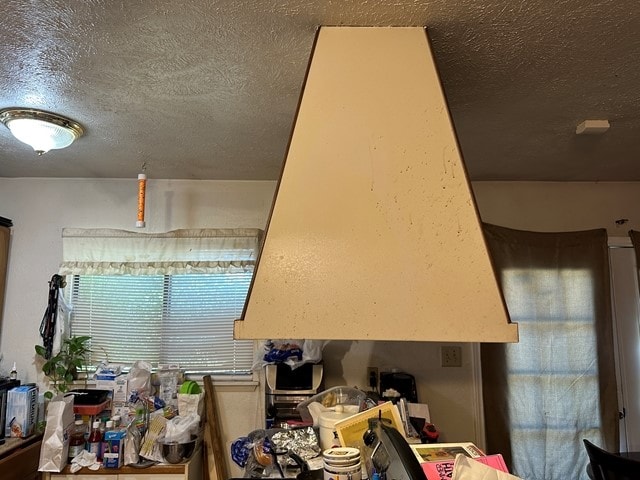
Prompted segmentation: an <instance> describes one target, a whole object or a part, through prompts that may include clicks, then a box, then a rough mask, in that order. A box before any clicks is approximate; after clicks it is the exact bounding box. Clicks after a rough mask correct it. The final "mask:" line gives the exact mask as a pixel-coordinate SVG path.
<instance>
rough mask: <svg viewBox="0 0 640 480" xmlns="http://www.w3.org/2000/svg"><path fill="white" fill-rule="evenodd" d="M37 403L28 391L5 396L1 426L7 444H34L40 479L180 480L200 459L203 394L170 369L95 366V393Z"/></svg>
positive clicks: (30, 389) (35, 394) (12, 391)
mask: <svg viewBox="0 0 640 480" xmlns="http://www.w3.org/2000/svg"><path fill="white" fill-rule="evenodd" d="M152 378H153V381H152ZM92 387H93V386H92ZM39 397H40V399H42V396H41V395H40V396H39V395H38V388H37V386H36V385H34V384H27V385H19V386H16V387H14V388H11V389H10V390H8V391H7V392H6V400H7V401H6V405H7V408H6V412H4V414H5V415H4V418H5V420H6V427H5V433H6V436H7V437H8V438H7V439H6V441H7V442H9V443H12V442H15V441H21V440H22V439H23V438H29V437H31V436H33V435H34V433H37V434H39V435H41V436H42V446H41V449H40V461H39V467H38V470H39V471H40V472H52V473H59V472H62V471H64V472H68V473H76V472H79V471H82V473H90V472H99V471H101V472H103V473H104V471H105V470H109V469H110V470H111V471H112V472H113V471H115V470H117V473H123V472H125V473H126V472H140V470H141V469H143V468H149V467H152V466H153V471H154V474H155V473H177V472H180V473H182V472H184V471H185V469H186V467H185V465H186V464H187V463H188V462H189V460H190V459H191V457H192V456H197V455H200V453H197V455H196V452H201V451H202V448H201V445H202V438H203V433H202V432H203V428H204V419H203V409H204V408H203V398H204V392H202V391H201V388H200V386H199V385H198V383H196V382H194V381H189V380H184V375H183V372H182V371H181V370H180V369H179V368H177V367H173V366H169V367H167V368H164V369H159V370H157V371H156V372H155V373H153V374H152V369H151V365H149V364H148V363H146V362H142V361H139V362H135V363H134V365H133V366H132V367H131V368H130V369H129V370H128V372H127V373H126V374H125V373H124V372H123V370H122V368H121V367H120V366H112V365H101V366H100V367H99V368H98V370H97V371H96V375H95V388H84V389H83V388H80V389H72V390H70V391H68V392H67V393H65V394H59V395H57V396H55V397H53V398H51V400H49V401H48V403H47V405H46V409H45V408H43V405H42V404H39V401H38V399H39ZM38 412H46V413H45V414H44V415H42V416H41V417H40V418H38ZM200 456H201V455H200ZM145 471H146V472H148V470H145Z"/></svg>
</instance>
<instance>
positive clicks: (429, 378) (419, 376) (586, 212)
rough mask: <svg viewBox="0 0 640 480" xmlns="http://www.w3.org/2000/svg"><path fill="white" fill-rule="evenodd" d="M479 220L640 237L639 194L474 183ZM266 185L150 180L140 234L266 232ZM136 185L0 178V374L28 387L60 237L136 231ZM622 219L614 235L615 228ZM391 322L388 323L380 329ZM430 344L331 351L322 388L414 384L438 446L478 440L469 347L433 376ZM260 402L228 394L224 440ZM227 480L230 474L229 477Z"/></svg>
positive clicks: (583, 186) (359, 345)
mask: <svg viewBox="0 0 640 480" xmlns="http://www.w3.org/2000/svg"><path fill="white" fill-rule="evenodd" d="M473 188H474V192H475V195H476V200H477V202H478V207H479V211H480V213H481V216H482V219H483V220H484V221H486V222H490V223H495V224H498V225H503V226H507V227H511V228H519V229H528V230H540V231H553V230H559V231H560V230H565V231H566V230H581V229H590V228H607V229H608V230H609V233H610V235H614V236H621V235H626V232H627V231H628V230H629V229H630V228H634V229H638V230H640V216H638V215H634V214H635V213H636V212H637V205H638V204H640V184H634V183H615V184H611V183H609V184H606V183H578V184H565V183H526V182H521V183H508V182H477V183H474V184H473ZM274 189H275V182H216V181H188V180H149V182H148V188H147V211H146V220H147V228H146V231H150V232H153V231H167V230H174V229H178V228H201V227H258V228H264V226H265V224H266V220H267V217H268V214H269V210H270V207H271V200H272V195H273V192H274ZM136 195H137V183H136V180H135V179H131V180H116V179H108V180H87V179H23V178H20V179H10V178H0V215H1V216H4V217H7V218H10V219H12V220H13V222H14V224H15V226H14V228H13V232H12V240H11V242H12V243H11V249H10V257H9V271H8V278H7V292H6V302H5V307H4V319H3V323H2V330H1V338H0V351H1V352H2V357H3V358H2V361H1V362H0V373H5V374H6V373H8V369H9V368H10V367H11V363H12V362H13V361H15V362H16V363H17V367H18V372H19V375H20V378H21V379H22V380H23V381H25V382H34V381H35V382H38V381H40V380H41V378H40V377H38V375H37V373H36V369H35V365H34V353H33V346H34V345H35V344H37V343H40V337H39V335H38V327H39V325H40V321H41V319H42V316H43V313H44V310H45V308H46V303H47V289H48V284H47V282H48V281H49V279H50V278H51V275H53V274H54V273H56V272H57V269H58V265H59V262H60V258H61V230H62V228H63V227H84V228H95V227H105V228H123V229H129V230H135V220H136ZM621 218H628V219H629V222H628V223H627V224H625V225H623V226H617V225H616V224H615V220H618V219H621ZM390 321H393V319H390ZM439 347H440V344H436V343H418V342H406V343H405V342H365V341H353V342H330V343H329V344H328V345H327V347H326V349H325V363H326V371H327V376H326V382H325V384H326V386H335V385H349V386H359V387H361V388H366V378H365V377H366V367H367V366H377V367H379V368H380V369H381V370H383V369H391V368H396V369H398V370H401V371H405V372H408V373H411V374H413V375H415V376H416V380H417V383H418V396H419V399H420V400H421V401H423V402H426V403H428V404H429V406H430V410H431V415H432V420H433V421H434V422H435V423H436V425H437V426H438V427H439V428H440V430H441V431H442V437H441V439H442V440H443V441H466V440H469V441H476V442H477V443H480V444H481V443H482V439H480V438H478V432H476V431H475V429H474V428H475V427H474V422H473V418H474V407H473V405H474V398H475V397H474V396H475V385H474V383H473V364H472V362H471V347H470V346H469V345H464V344H463V345H462V347H463V354H462V356H463V366H462V367H461V368H442V367H440V351H439ZM260 395H261V393H258V392H257V391H253V393H251V394H249V395H247V394H246V393H232V392H229V394H227V393H226V392H225V393H224V395H223V396H222V398H221V400H220V407H221V410H222V412H221V413H222V417H223V430H224V434H225V437H226V439H227V441H230V440H232V439H234V438H236V437H237V436H240V435H244V434H246V433H248V432H249V431H251V430H252V429H253V428H257V427H259V426H261V425H260V422H261V414H262V413H261V410H260V408H261V399H260ZM236 473H237V472H236Z"/></svg>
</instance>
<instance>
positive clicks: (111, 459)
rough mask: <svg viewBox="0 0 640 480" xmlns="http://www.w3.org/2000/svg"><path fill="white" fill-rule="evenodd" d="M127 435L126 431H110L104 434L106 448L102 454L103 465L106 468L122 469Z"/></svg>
mask: <svg viewBox="0 0 640 480" xmlns="http://www.w3.org/2000/svg"><path fill="white" fill-rule="evenodd" d="M126 434H127V432H126V430H110V431H107V432H105V433H104V441H105V444H106V447H105V451H104V452H103V453H102V465H103V466H104V467H105V468H120V467H121V466H122V457H123V456H124V437H125V436H126Z"/></svg>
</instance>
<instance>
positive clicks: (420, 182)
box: [235, 27, 518, 342]
mask: <svg viewBox="0 0 640 480" xmlns="http://www.w3.org/2000/svg"><path fill="white" fill-rule="evenodd" d="M235 337H236V338H247V339H265V338H274V339H285V338H287V339H288V338H304V339H354V340H358V339H367V340H417V341H455V342H515V341H517V340H518V329H517V325H516V324H512V323H510V320H509V317H508V313H507V310H506V307H505V304H504V300H503V298H502V295H501V292H500V290H499V287H498V284H497V281H496V277H495V274H494V271H493V269H492V265H491V261H490V258H489V256H488V253H487V248H486V245H485V241H484V238H483V235H482V230H481V224H480V220H479V218H478V214H477V210H476V206H475V203H474V199H473V194H472V192H471V188H470V185H469V182H468V180H467V176H466V172H465V168H464V165H463V163H462V158H461V155H460V150H459V148H458V144H457V141H456V136H455V132H454V130H453V126H452V123H451V119H450V117H449V111H448V109H447V105H446V101H445V98H444V95H443V92H442V89H441V86H440V82H439V79H438V75H437V72H436V68H435V65H434V61H433V57H432V54H431V49H430V45H429V41H428V37H427V33H426V30H425V29H424V28H421V27H388V28H387V27H384V28H381V27H322V28H321V29H320V30H319V32H318V36H317V39H316V44H315V48H314V52H313V55H312V60H311V63H310V66H309V72H308V75H307V80H306V83H305V86H304V91H303V95H302V99H301V103H300V106H299V111H298V115H297V118H296V122H295V127H294V130H293V135H292V138H291V142H290V145H289V150H288V154H287V157H286V161H285V164H284V169H283V173H282V177H281V179H280V182H279V185H278V189H277V193H276V198H275V201H274V205H273V209H272V212H271V218H270V220H269V225H268V228H267V232H266V236H265V240H264V245H263V248H262V252H261V255H260V257H259V261H258V266H257V269H256V272H255V275H254V280H253V284H252V288H251V290H250V294H249V297H248V300H247V304H246V306H245V312H244V314H243V319H241V320H237V321H236V322H235Z"/></svg>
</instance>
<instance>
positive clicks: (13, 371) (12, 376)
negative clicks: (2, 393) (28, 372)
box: [9, 362, 18, 380]
mask: <svg viewBox="0 0 640 480" xmlns="http://www.w3.org/2000/svg"><path fill="white" fill-rule="evenodd" d="M17 378H18V370H16V362H13V366H12V367H11V372H9V379H10V380H16V379H17Z"/></svg>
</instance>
